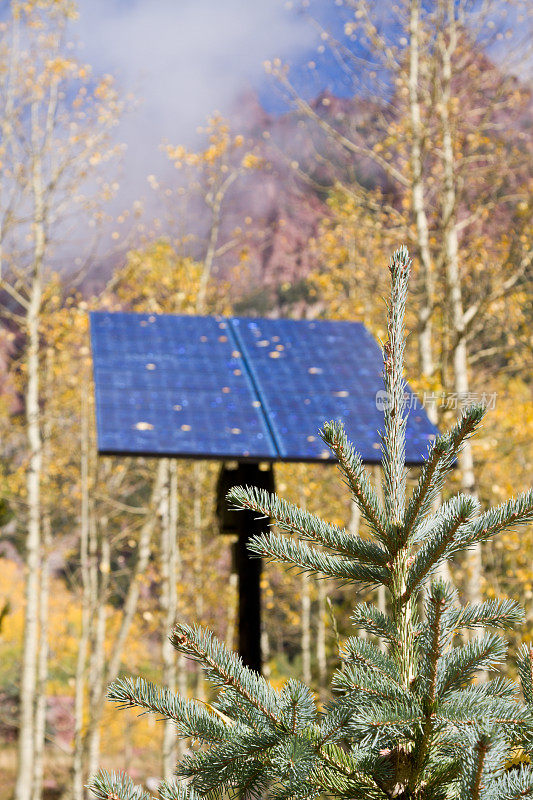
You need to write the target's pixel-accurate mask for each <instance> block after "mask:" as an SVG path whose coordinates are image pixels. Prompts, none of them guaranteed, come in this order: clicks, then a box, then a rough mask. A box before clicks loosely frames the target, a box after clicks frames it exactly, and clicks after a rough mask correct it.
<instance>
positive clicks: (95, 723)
mask: <svg viewBox="0 0 533 800" xmlns="http://www.w3.org/2000/svg"><path fill="white" fill-rule="evenodd" d="M163 481H164V464H163V459H161V460H160V461H159V464H158V469H157V475H156V478H155V479H154V484H153V488H152V495H151V498H150V509H151V513H149V514H148V515H147V518H146V520H145V522H144V524H143V526H142V528H141V533H140V536H139V544H138V548H137V561H136V564H135V567H134V569H133V572H132V575H131V579H130V584H129V587H128V592H127V594H126V598H125V600H124V605H123V608H122V620H121V623H120V628H119V632H118V634H117V638H116V639H115V641H114V643H113V647H112V650H111V656H110V658H109V661H108V662H107V666H106V667H105V670H104V675H103V678H102V686H104V687H105V686H108V685H109V684H110V683H111V682H112V681H114V680H115V678H116V677H117V675H118V672H119V669H120V662H121V659H122V653H123V650H124V645H125V642H126V640H127V638H128V634H129V631H130V627H131V623H132V621H133V617H134V615H135V611H136V609H137V602H138V599H139V581H140V578H141V576H142V575H144V573H145V572H146V568H147V566H148V561H149V559H150V553H151V541H152V535H153V532H154V530H155V526H156V521H157V512H158V508H159V502H160V497H161V491H162V487H163ZM104 703H105V693H104V692H103V691H102V692H101V693H99V694H98V695H97V696H95V697H94V700H93V701H92V702H91V707H90V714H91V716H90V719H89V722H88V725H87V729H86V734H85V742H84V746H85V751H86V752H87V748H88V747H89V743H90V742H91V741H92V737H93V736H95V737H96V736H97V734H93V731H94V729H95V728H96V727H98V728H99V726H100V722H101V719H102V713H103V709H104Z"/></svg>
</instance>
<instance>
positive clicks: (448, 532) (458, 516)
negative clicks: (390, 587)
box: [402, 494, 479, 602]
mask: <svg viewBox="0 0 533 800" xmlns="http://www.w3.org/2000/svg"><path fill="white" fill-rule="evenodd" d="M478 509H479V503H478V501H477V500H476V499H475V498H474V497H472V496H471V495H466V494H460V495H458V496H457V497H454V498H452V499H451V500H449V501H448V502H447V503H446V504H445V505H444V506H442V507H441V509H440V510H439V512H438V513H437V515H436V516H435V517H434V522H433V524H432V525H431V533H430V534H429V537H428V538H427V539H426V541H425V542H424V544H423V545H422V547H421V548H420V550H419V551H418V553H417V554H416V556H415V557H414V562H413V564H412V566H411V567H410V568H409V571H408V574H407V581H406V586H405V591H404V594H403V597H402V600H403V601H404V602H405V601H407V600H408V599H409V598H410V597H411V595H412V594H413V592H414V591H415V590H416V589H418V588H419V587H420V586H421V585H422V584H423V582H424V581H425V580H426V579H427V578H428V576H430V575H431V574H432V573H433V572H434V571H435V569H436V568H437V567H438V565H439V564H441V563H442V561H443V560H444V558H445V557H446V553H447V551H448V548H449V546H450V544H451V543H452V542H453V540H454V538H455V536H456V534H457V531H458V530H459V529H460V527H461V526H462V525H464V524H465V523H466V522H468V521H469V520H470V519H471V518H472V517H473V515H474V514H476V513H477V511H478Z"/></svg>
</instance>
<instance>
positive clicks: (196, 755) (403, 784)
mask: <svg viewBox="0 0 533 800" xmlns="http://www.w3.org/2000/svg"><path fill="white" fill-rule="evenodd" d="M410 267H411V262H410V259H409V256H408V253H407V250H406V249H405V248H403V247H402V248H400V249H399V250H398V251H397V252H396V253H394V255H393V256H392V258H391V261H390V275H391V300H390V304H389V306H388V340H387V342H386V343H385V345H384V347H383V356H384V371H383V377H384V383H385V389H386V392H387V397H388V403H387V408H386V409H385V420H384V431H383V433H382V437H381V440H382V467H383V475H384V477H383V501H382V500H381V499H380V497H379V496H378V494H377V492H376V491H375V489H374V488H373V486H372V485H371V482H370V479H369V476H368V475H367V473H366V470H365V468H364V466H363V464H362V462H361V459H360V457H359V456H358V455H357V453H356V451H355V450H354V447H353V446H352V445H351V444H350V443H349V441H348V440H347V437H346V434H345V432H344V429H343V426H342V425H341V424H340V423H339V422H328V423H326V424H325V425H324V427H323V429H322V430H321V436H322V438H323V440H324V442H325V443H326V444H327V445H328V446H329V447H330V448H331V450H332V452H333V453H334V455H335V457H336V458H337V460H338V464H339V468H340V471H341V473H342V475H343V478H344V481H345V483H346V485H347V487H348V488H349V490H350V492H351V494H352V496H353V499H354V501H355V502H356V503H357V505H358V506H359V508H360V511H361V514H362V516H363V517H364V519H365V520H366V522H367V523H368V526H369V528H370V530H371V532H372V534H373V536H372V538H371V539H363V538H360V537H358V536H356V535H352V534H350V533H348V532H347V531H345V530H341V529H340V528H338V527H336V526H335V525H331V524H329V523H327V522H325V521H323V520H322V519H319V518H318V517H316V516H314V515H312V514H310V513H308V512H307V511H305V510H302V509H299V508H298V507H296V506H294V505H292V504H291V503H289V502H286V501H284V500H282V499H279V498H278V497H277V496H276V495H271V494H269V493H267V492H265V491H262V490H258V489H254V488H250V487H240V488H236V489H233V490H232V491H231V492H230V494H229V501H230V502H231V503H232V504H233V505H234V506H235V507H236V508H238V509H248V510H253V511H254V512H257V514H260V515H264V516H266V517H270V518H271V519H272V520H273V521H274V523H275V524H276V526H277V528H278V530H279V531H280V532H279V533H278V532H274V531H269V532H266V533H264V534H261V535H259V536H256V537H255V538H254V539H253V540H252V543H251V549H252V551H253V552H254V553H255V554H256V555H258V556H262V557H265V558H268V559H273V560H276V561H282V562H286V563H288V564H290V565H295V566H297V567H299V568H301V569H302V570H305V571H309V572H311V573H315V574H317V575H319V576H324V575H325V576H328V577H331V578H337V579H339V580H341V581H342V582H343V583H345V584H346V583H356V584H365V585H367V586H380V585H381V586H384V587H385V589H386V591H387V593H388V598H389V602H388V607H389V609H390V613H389V614H388V615H385V614H384V613H382V612H380V611H379V610H378V609H377V608H376V607H375V606H373V605H371V604H368V603H363V604H359V605H357V606H356V607H355V609H354V612H353V617H352V620H353V623H354V626H355V628H357V629H363V630H364V631H366V633H367V637H366V638H359V637H357V636H353V637H350V638H348V639H347V640H346V641H345V642H344V643H343V644H342V649H341V653H340V656H341V659H342V661H341V667H340V668H339V669H338V670H337V671H336V672H335V674H334V675H333V679H332V686H331V688H332V690H333V693H334V699H333V700H331V701H330V702H329V703H328V704H327V705H326V706H325V707H324V708H320V707H318V706H317V701H316V698H315V696H314V694H313V692H312V691H311V690H310V689H309V687H308V686H306V685H305V684H303V683H301V682H300V681H297V680H288V681H287V682H286V683H285V684H284V686H283V687H282V688H281V690H276V689H274V688H273V687H272V686H271V685H270V684H269V683H268V682H267V681H266V680H265V679H264V678H263V677H261V675H259V674H256V673H254V672H253V671H251V670H250V669H248V668H247V667H245V666H244V665H243V664H242V661H241V659H240V658H239V656H238V655H236V654H234V653H232V652H230V651H229V650H228V649H227V648H226V647H225V646H224V645H223V644H222V643H221V642H220V641H218V640H217V639H216V637H215V636H214V635H213V634H212V633H211V632H210V631H207V630H203V629H201V628H198V627H190V626H187V625H184V624H178V625H176V627H175V628H174V630H173V631H172V634H171V641H172V643H173V645H174V647H175V648H176V649H177V650H178V651H179V652H181V653H184V654H186V655H187V656H188V657H190V658H193V659H196V660H197V661H199V662H200V663H201V665H202V666H203V669H204V671H205V675H206V677H207V678H208V679H209V680H210V681H211V682H212V683H213V684H214V685H215V687H217V689H218V694H217V699H216V701H214V702H213V704H212V705H206V704H202V703H199V702H198V701H195V700H189V699H185V698H183V697H180V696H178V695H175V694H174V693H172V692H170V691H169V690H167V689H161V688H158V687H157V686H155V685H154V684H152V683H150V682H149V681H146V680H144V679H142V678H137V679H133V678H122V679H120V680H117V681H115V682H114V683H113V684H112V685H111V687H110V689H109V698H110V699H111V700H112V701H114V702H116V703H117V704H118V705H119V706H121V707H123V708H124V707H125V708H130V707H136V708H140V709H142V710H143V711H152V712H154V713H156V714H157V715H159V716H160V717H163V718H165V719H170V720H173V722H174V723H175V726H176V732H177V735H178V736H181V737H186V738H190V739H191V740H192V742H193V747H192V750H191V751H190V754H189V755H186V756H185V757H184V758H182V759H181V761H179V762H178V765H177V768H176V777H175V778H174V779H173V780H171V781H168V782H164V783H163V784H162V785H161V787H160V789H159V793H160V797H161V798H162V800H195V799H196V798H203V797H208V798H215V797H222V796H224V795H228V796H240V797H261V796H268V797H269V798H273V799H274V800H285V798H287V799H288V798H294V799H295V800H300V799H301V800H304V798H306V799H307V798H314V797H318V796H319V795H328V796H333V797H338V798H365V799H367V800H370V799H372V800H381V799H382V798H383V800H385V799H386V798H399V799H401V800H408V798H409V799H410V800H414V799H415V798H416V800H448V799H449V798H457V800H478V798H479V800H514V798H516V799H517V800H518V798H523V797H533V769H532V766H531V755H532V754H533V649H528V648H527V647H525V646H523V647H522V649H521V650H520V652H519V654H518V658H517V662H518V672H519V675H520V679H521V691H520V687H519V685H518V684H517V683H515V682H514V681H512V680H509V679H507V678H504V677H501V676H500V677H492V678H491V679H489V680H486V681H477V682H476V674H478V673H479V672H480V671H490V670H493V669H494V668H495V667H496V666H497V665H498V664H501V663H502V662H504V660H505V657H506V647H505V643H504V640H503V638H502V637H501V636H500V635H498V634H497V633H496V630H497V629H501V630H505V629H509V628H512V627H513V626H515V625H516V624H518V623H520V622H521V621H522V620H523V611H522V609H521V608H520V606H519V605H518V604H517V603H516V602H514V601H513V600H489V601H485V602H482V603H480V604H467V605H462V606H461V605H460V604H459V601H458V597H457V595H456V593H455V591H454V589H453V588H452V587H451V586H449V585H447V584H446V583H445V582H443V581H442V580H439V579H437V578H436V577H435V576H436V573H437V570H438V566H439V565H440V564H442V562H443V561H444V560H446V559H448V558H450V557H451V556H452V555H454V554H456V553H459V552H464V551H466V550H468V548H470V547H473V546H474V545H475V544H476V543H478V542H484V541H487V540H488V539H490V538H491V537H493V536H495V535H496V534H497V533H499V532H501V531H503V530H505V529H507V528H509V527H511V526H517V525H522V524H524V523H527V522H528V521H530V520H532V519H533V492H532V491H531V490H530V491H529V492H526V493H524V494H522V495H520V496H519V497H518V498H517V499H511V500H509V501H507V502H506V503H503V504H502V505H500V506H498V507H496V508H491V509H490V510H488V511H485V512H481V511H480V508H479V504H478V502H477V500H476V499H475V498H473V497H472V496H469V495H466V494H459V495H458V496H456V497H452V498H451V499H449V500H447V501H446V502H444V503H443V504H442V505H441V506H440V508H439V509H438V510H437V511H435V509H434V501H435V499H436V498H437V497H438V496H439V494H440V492H441V489H442V487H443V484H444V481H445V479H446V476H447V475H448V474H449V472H450V470H452V469H453V467H454V465H455V463H456V460H457V456H458V453H459V452H460V450H461V447H463V446H464V444H465V442H466V441H467V439H468V438H469V437H470V436H471V435H472V434H473V433H474V432H475V430H476V429H477V428H478V427H479V425H480V423H481V421H482V419H483V416H484V412H485V409H484V408H483V406H481V405H473V406H471V407H469V408H467V409H466V410H465V411H464V412H463V414H462V416H461V418H460V419H459V420H458V422H457V424H456V425H455V426H454V427H453V428H452V429H451V430H450V431H449V432H448V433H446V434H443V435H441V436H438V437H437V438H436V439H435V441H434V442H433V443H432V445H431V446H430V448H429V450H428V454H427V458H426V460H425V463H424V466H423V468H422V470H421V473H420V477H419V480H418V483H417V485H416V487H415V489H414V491H413V492H412V494H411V496H410V497H409V498H408V497H407V496H406V468H405V428H406V415H407V412H406V408H405V401H404V396H405V382H404V377H403V363H404V359H403V356H404V345H405V338H404V312H405V303H406V296H407V287H408V281H409V273H410ZM422 603H423V613H419V608H420V607H421V606H422ZM471 629H482V630H483V633H482V634H481V633H480V634H479V635H478V636H476V637H473V638H471V639H470V640H469V641H466V643H464V641H463V640H462V639H461V638H460V636H459V635H458V634H459V633H460V632H461V631H464V630H471ZM378 639H379V640H381V643H384V647H383V646H378V643H377V640H378ZM513 765H514V766H513ZM91 789H92V791H93V793H94V794H95V796H96V797H98V798H101V799H102V800H109V798H113V799H114V800H148V798H149V797H150V796H149V795H148V794H147V793H146V792H144V790H143V789H142V788H140V787H136V786H135V785H134V784H133V783H132V781H131V780H130V779H129V778H128V777H126V776H124V775H121V774H120V775H119V774H110V773H106V772H101V773H100V774H99V775H98V776H97V777H95V778H94V779H93V781H92V783H91Z"/></svg>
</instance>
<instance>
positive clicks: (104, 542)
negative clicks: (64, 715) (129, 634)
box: [87, 517, 111, 775]
mask: <svg viewBox="0 0 533 800" xmlns="http://www.w3.org/2000/svg"><path fill="white" fill-rule="evenodd" d="M100 523H101V524H100V528H101V530H100V532H99V533H100V535H99V537H98V538H99V539H100V541H99V550H100V558H99V566H98V573H99V574H98V592H97V595H96V601H97V607H96V614H95V616H93V623H94V629H93V637H92V638H93V642H92V652H91V658H90V661H89V701H90V705H91V708H98V709H102V708H103V704H104V702H105V690H106V686H107V682H106V681H105V670H104V667H105V637H106V626H107V599H108V591H109V572H110V560H111V559H110V555H111V553H110V550H111V548H110V544H109V539H108V536H107V519H106V518H105V517H104V518H102V520H101V521H100ZM95 527H96V526H95V525H94V524H93V525H91V526H90V528H89V535H91V529H92V530H93V531H94V533H93V535H94V536H95V537H96V535H97V532H96V530H94V529H95ZM100 718H101V715H100ZM99 762H100V720H98V723H97V724H95V725H92V726H91V728H90V730H89V731H88V737H87V765H88V770H89V774H90V775H94V774H95V773H96V772H97V771H98V768H99Z"/></svg>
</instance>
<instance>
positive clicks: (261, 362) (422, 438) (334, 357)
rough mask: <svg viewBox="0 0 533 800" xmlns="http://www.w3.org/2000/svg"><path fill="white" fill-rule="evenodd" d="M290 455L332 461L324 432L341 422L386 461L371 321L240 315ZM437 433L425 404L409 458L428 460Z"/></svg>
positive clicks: (411, 430) (239, 328)
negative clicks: (333, 421)
mask: <svg viewBox="0 0 533 800" xmlns="http://www.w3.org/2000/svg"><path fill="white" fill-rule="evenodd" d="M232 326H233V329H234V330H235V334H236V337H237V340H238V342H239V346H240V349H241V350H242V352H243V353H244V354H245V357H246V361H247V363H248V365H249V367H250V370H251V373H252V375H253V379H254V382H255V385H256V386H257V387H258V394H259V397H260V399H261V402H262V404H263V408H264V410H265V413H266V414H267V416H268V418H269V424H270V427H271V430H272V435H273V437H274V441H275V443H276V446H277V449H278V452H279V454H280V456H281V458H282V459H286V460H289V461H305V460H316V459H329V458H330V457H331V454H330V451H329V450H328V449H327V448H326V447H325V445H324V443H323V442H322V441H321V439H320V438H319V437H318V436H317V431H318V429H319V428H320V427H321V426H322V424H323V423H324V422H325V421H326V420H331V419H340V420H342V421H343V422H344V425H345V427H346V432H347V435H348V437H349V438H350V440H351V441H352V442H353V443H354V445H355V447H356V449H357V450H358V452H359V453H360V454H361V456H362V458H363V460H364V461H367V462H370V463H372V462H378V461H379V460H380V456H381V452H380V441H379V437H378V431H379V430H382V429H383V423H384V417H383V410H382V409H381V408H378V405H379V403H377V402H376V396H377V394H378V392H380V391H383V380H382V377H381V372H382V356H381V350H380V348H379V347H378V345H377V343H376V341H375V340H374V338H373V337H372V336H371V334H370V333H369V332H368V331H367V330H366V328H365V327H364V325H362V324H361V323H358V322H338V321H332V320H314V321H309V320H288V319H249V318H246V317H240V318H235V319H233V320H232ZM436 433H437V430H436V428H435V427H434V426H433V425H432V424H431V423H430V422H429V420H428V418H427V416H426V413H425V412H424V411H423V409H421V408H417V409H415V410H414V411H412V412H411V414H410V415H409V418H408V422H407V446H406V459H407V461H408V462H409V463H414V464H416V463H420V461H421V460H422V457H423V456H424V455H425V454H426V453H427V448H428V443H429V441H430V439H432V438H434V436H435V434H436Z"/></svg>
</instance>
